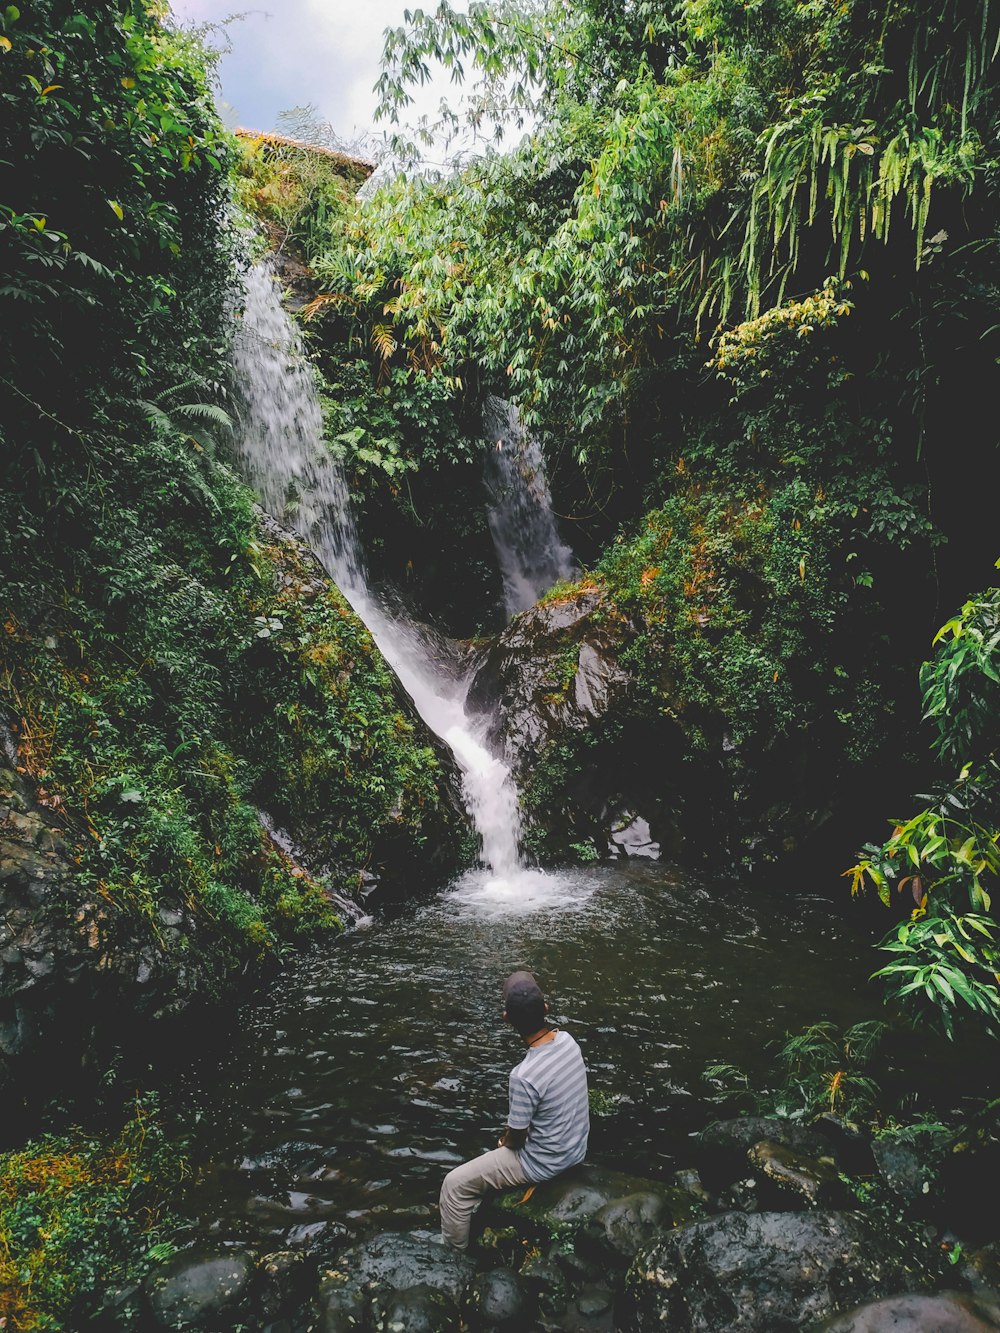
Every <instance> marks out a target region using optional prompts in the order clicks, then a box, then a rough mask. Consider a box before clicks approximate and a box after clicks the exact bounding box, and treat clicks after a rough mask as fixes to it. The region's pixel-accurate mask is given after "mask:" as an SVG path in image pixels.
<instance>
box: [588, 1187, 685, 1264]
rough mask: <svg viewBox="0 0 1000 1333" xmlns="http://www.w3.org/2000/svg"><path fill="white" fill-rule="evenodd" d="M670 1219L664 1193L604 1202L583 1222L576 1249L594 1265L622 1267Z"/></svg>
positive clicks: (642, 1194) (645, 1193)
mask: <svg viewBox="0 0 1000 1333" xmlns="http://www.w3.org/2000/svg"><path fill="white" fill-rule="evenodd" d="M673 1222H674V1219H673V1216H672V1214H671V1212H670V1209H669V1207H668V1201H667V1199H666V1198H665V1196H664V1195H662V1194H653V1193H650V1192H648V1191H643V1192H640V1193H637V1194H628V1195H626V1196H625V1197H624V1198H623V1199H612V1201H611V1202H610V1203H606V1204H604V1206H603V1207H601V1208H598V1210H597V1212H596V1213H594V1215H593V1216H592V1217H589V1218H588V1219H587V1220H586V1222H584V1223H583V1225H582V1226H581V1227H580V1229H579V1231H578V1232H577V1234H576V1248H577V1249H578V1250H579V1251H580V1253H581V1254H583V1255H585V1256H586V1257H587V1258H588V1259H591V1260H592V1261H593V1262H594V1263H596V1264H599V1265H607V1266H609V1267H611V1268H617V1269H622V1270H624V1269H626V1268H628V1266H629V1264H630V1263H631V1262H632V1260H633V1259H634V1258H635V1256H636V1255H637V1254H638V1252H639V1250H640V1249H641V1248H642V1246H643V1245H645V1244H646V1243H647V1242H648V1241H650V1240H652V1238H653V1236H654V1235H655V1233H656V1232H657V1231H659V1230H660V1228H661V1227H664V1226H667V1227H669V1226H672V1225H673Z"/></svg>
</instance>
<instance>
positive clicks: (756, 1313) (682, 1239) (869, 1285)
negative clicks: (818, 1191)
mask: <svg viewBox="0 0 1000 1333" xmlns="http://www.w3.org/2000/svg"><path fill="white" fill-rule="evenodd" d="M938 1266H939V1264H938V1261H937V1259H936V1256H935V1255H934V1253H933V1252H932V1251H931V1250H930V1249H929V1248H927V1247H924V1246H921V1245H919V1244H916V1243H915V1242H914V1241H913V1240H912V1238H909V1237H896V1236H893V1235H888V1234H883V1233H882V1232H880V1231H879V1230H878V1229H877V1228H876V1227H875V1225H874V1224H873V1223H872V1221H871V1220H869V1218H867V1217H866V1216H864V1215H862V1214H860V1213H831V1212H819V1211H810V1212H802V1213H788V1212H771V1213H751V1214H749V1215H747V1214H745V1213H723V1214H721V1215H719V1216H717V1217H710V1218H707V1219H705V1220H704V1221H700V1222H693V1223H691V1224H690V1225H689V1226H686V1227H680V1228H679V1229H677V1230H676V1231H672V1232H667V1233H661V1235H660V1236H659V1237H658V1238H657V1239H655V1240H654V1241H653V1242H652V1243H651V1244H650V1245H648V1246H647V1247H645V1248H644V1249H643V1250H641V1251H640V1252H639V1254H638V1255H637V1256H636V1259H635V1262H634V1263H633V1265H632V1267H631V1269H630V1270H629V1273H628V1275H627V1278H626V1293H627V1300H628V1305H629V1309H628V1315H629V1318H630V1320H631V1323H630V1324H629V1325H628V1327H630V1328H632V1329H633V1330H638V1333H645V1330H647V1329H649V1330H653V1329H656V1330H661V1329H666V1328H669V1329H670V1330H671V1333H721V1330H723V1329H725V1330H726V1333H791V1331H792V1330H795V1329H802V1328H808V1327H809V1326H810V1325H811V1324H812V1323H814V1322H816V1321H818V1320H822V1319H826V1318H828V1317H829V1316H830V1315H832V1314H834V1313H835V1312H837V1311H838V1310H843V1309H845V1308H849V1307H851V1306H854V1305H857V1304H858V1302H859V1301H862V1300H866V1299H871V1298H874V1297H879V1296H885V1295H889V1294H891V1293H892V1292H894V1291H899V1290H900V1289H903V1290H906V1289H907V1288H914V1287H919V1286H921V1285H923V1286H930V1285H932V1283H933V1279H934V1274H935V1272H936V1270H937V1268H938Z"/></svg>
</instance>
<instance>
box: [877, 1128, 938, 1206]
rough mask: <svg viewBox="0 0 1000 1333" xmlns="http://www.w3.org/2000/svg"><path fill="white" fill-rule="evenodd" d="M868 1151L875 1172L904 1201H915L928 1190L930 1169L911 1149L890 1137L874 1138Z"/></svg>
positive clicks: (931, 1173)
mask: <svg viewBox="0 0 1000 1333" xmlns="http://www.w3.org/2000/svg"><path fill="white" fill-rule="evenodd" d="M871 1151H872V1157H873V1158H874V1159H875V1166H876V1167H877V1168H878V1173H879V1175H880V1176H881V1177H882V1179H883V1180H884V1181H885V1183H886V1184H887V1185H888V1187H889V1189H891V1190H892V1192H893V1194H897V1195H898V1196H899V1197H900V1198H901V1199H902V1200H903V1201H904V1203H910V1204H912V1203H916V1202H918V1201H919V1200H920V1199H921V1197H922V1196H923V1195H926V1194H928V1193H929V1192H930V1187H931V1181H932V1179H933V1176H934V1172H933V1171H932V1170H931V1169H930V1168H929V1167H928V1166H926V1165H925V1163H924V1161H923V1159H922V1158H921V1156H920V1154H919V1153H918V1152H917V1151H916V1150H915V1149H913V1148H911V1147H909V1146H908V1145H907V1144H905V1143H894V1142H893V1141H892V1139H876V1140H875V1141H874V1143H873V1144H872V1148H871Z"/></svg>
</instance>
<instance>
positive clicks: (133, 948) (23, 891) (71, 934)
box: [0, 764, 208, 1116]
mask: <svg viewBox="0 0 1000 1333" xmlns="http://www.w3.org/2000/svg"><path fill="white" fill-rule="evenodd" d="M45 799H47V798H46V797H45V795H44V793H35V792H34V791H33V790H32V788H31V786H30V785H29V783H28V782H27V781H26V779H25V778H24V777H23V776H22V775H21V774H20V773H18V772H17V771H16V770H15V769H14V768H13V767H10V766H5V765H3V764H0V1089H5V1095H6V1105H7V1108H8V1113H9V1114H10V1115H11V1116H13V1113H14V1111H15V1108H16V1106H17V1102H18V1099H19V1098H21V1097H23V1095H24V1093H25V1091H26V1090H30V1091H31V1092H32V1093H33V1094H35V1095H37V1096H39V1097H44V1096H45V1095H47V1093H48V1092H49V1091H50V1088H49V1080H50V1079H51V1078H52V1077H58V1079H59V1080H60V1081H61V1086H63V1087H64V1088H65V1085H66V1080H67V1075H68V1074H69V1073H70V1071H72V1070H77V1071H85V1070H86V1069H87V1068H88V1067H89V1066H90V1065H93V1066H94V1069H95V1072H96V1067H97V1065H99V1063H100V1059H101V1054H102V1050H104V1049H106V1037H107V1034H108V1029H109V1028H110V1029H112V1030H113V1031H114V1032H115V1033H117V1034H121V1033H122V1032H123V1030H124V1028H125V1027H126V1026H127V1024H128V1022H129V1021H133V1022H134V1021H138V1020H139V1019H140V1018H143V1017H149V1016H154V1017H155V1016H160V1015H163V1014H165V1013H168V1012H176V1011H177V1010H179V1009H181V1008H183V1007H184V1005H185V1003H186V1002H187V1001H188V1000H189V999H190V998H191V996H192V995H193V994H194V993H195V992H196V990H197V988H198V985H199V983H200V982H202V981H203V980H204V977H203V976H202V977H199V976H198V974H197V972H196V971H195V970H194V969H191V968H188V967H186V966H184V965H183V964H182V965H181V966H179V967H178V966H175V964H174V961H173V960H170V961H169V962H167V961H166V957H167V952H166V951H167V950H169V949H170V947H171V946H172V945H173V944H174V943H176V942H177V941H179V940H180V938H181V936H182V935H185V936H186V935H190V934H193V933H194V923H193V922H192V921H191V920H190V918H189V916H188V913H187V912H186V910H185V909H184V907H183V906H182V905H178V906H177V908H176V909H175V910H174V909H169V910H168V909H166V908H163V909H161V910H160V912H159V918H158V920H157V921H156V923H155V928H156V929H155V931H154V928H153V925H150V927H149V929H148V932H147V936H146V937H145V938H122V936H121V932H120V930H119V929H118V919H117V914H116V912H115V911H114V909H113V908H112V907H111V906H109V905H108V904H107V903H106V902H105V901H104V900H103V899H101V898H99V897H97V896H96V895H94V896H91V895H88V894H87V893H85V892H84V890H83V889H81V887H80V885H79V883H78V882H77V881H76V879H75V878H74V875H73V869H74V863H73V862H74V856H75V855H76V854H77V846H76V844H77V835H75V834H74V833H73V831H72V830H71V829H70V828H69V827H68V826H67V824H66V822H65V820H64V819H63V818H62V817H61V815H60V814H59V812H58V811H57V810H55V809H53V808H52V807H51V806H49V805H43V804H42V803H41V801H42V800H45ZM207 966H208V965H207ZM207 966H206V970H207ZM123 993H127V994H128V995H129V996H130V1002H129V1005H128V1006H127V1012H125V1013H124V1014H123V1013H122V1012H118V1013H117V1014H116V1015H115V1017H114V1022H113V1023H112V1024H106V1023H105V1021H104V1020H105V1018H106V1017H107V1013H108V1012H109V1011H110V1010H112V1009H114V1008H115V1007H116V1005H117V1006H118V1007H119V1009H120V997H121V996H122V994H123ZM8 1085H9V1087H8Z"/></svg>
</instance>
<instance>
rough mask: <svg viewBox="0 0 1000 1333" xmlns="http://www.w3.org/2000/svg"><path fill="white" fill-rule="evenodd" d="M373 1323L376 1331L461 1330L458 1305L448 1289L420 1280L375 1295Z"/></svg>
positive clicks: (422, 1332) (433, 1332)
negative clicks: (413, 1283)
mask: <svg viewBox="0 0 1000 1333" xmlns="http://www.w3.org/2000/svg"><path fill="white" fill-rule="evenodd" d="M371 1327H372V1328H373V1329H374V1330H375V1333H458V1328H459V1315H458V1308H457V1307H456V1305H455V1302H454V1301H453V1300H452V1299H451V1298H450V1297H449V1296H448V1295H447V1294H446V1293H445V1292H443V1291H436V1290H435V1289H434V1288H433V1287H430V1286H427V1284H426V1283H421V1284H419V1285H418V1286H415V1287H407V1288H405V1289H404V1290H403V1291H387V1292H383V1293H380V1294H378V1295H376V1296H375V1298H374V1300H373V1301H372V1311H371Z"/></svg>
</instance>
